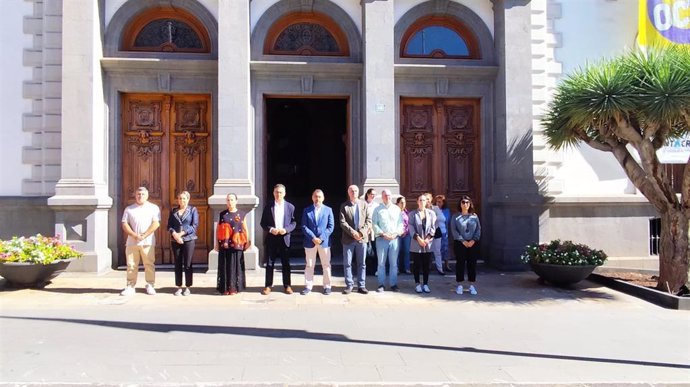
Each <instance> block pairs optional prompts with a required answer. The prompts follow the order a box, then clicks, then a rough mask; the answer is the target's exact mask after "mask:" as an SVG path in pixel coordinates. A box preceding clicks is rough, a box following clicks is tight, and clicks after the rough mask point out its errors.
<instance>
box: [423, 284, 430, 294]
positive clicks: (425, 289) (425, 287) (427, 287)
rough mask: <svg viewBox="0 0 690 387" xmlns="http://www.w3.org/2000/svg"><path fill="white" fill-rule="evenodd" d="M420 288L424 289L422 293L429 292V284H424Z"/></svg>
mask: <svg viewBox="0 0 690 387" xmlns="http://www.w3.org/2000/svg"><path fill="white" fill-rule="evenodd" d="M422 289H424V293H431V289H429V285H424V287H423V288H422Z"/></svg>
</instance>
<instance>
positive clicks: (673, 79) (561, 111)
mask: <svg viewBox="0 0 690 387" xmlns="http://www.w3.org/2000/svg"><path fill="white" fill-rule="evenodd" d="M542 125H543V127H544V134H545V135H546V137H547V138H548V142H549V145H550V146H551V147H552V148H554V149H561V148H564V147H571V146H576V145H579V143H581V142H584V143H586V144H588V145H590V146H591V147H593V148H595V149H598V150H601V151H605V152H611V153H612V154H613V155H614V157H615V158H616V160H617V161H618V162H619V163H620V165H621V166H622V167H623V169H624V170H625V172H626V174H627V176H628V177H629V178H630V180H631V181H632V182H633V184H635V186H636V187H637V188H638V189H639V190H640V192H641V193H642V194H643V195H645V197H647V199H648V200H649V201H650V203H651V204H652V205H653V206H654V207H655V208H656V209H657V210H658V211H659V213H660V214H661V216H662V235H661V238H662V243H663V242H664V238H666V240H667V241H668V240H669V238H670V240H672V242H673V244H674V246H673V249H670V248H669V249H666V251H664V250H663V249H662V252H661V254H660V260H661V266H664V260H665V259H666V260H667V261H669V262H671V261H673V262H671V263H672V264H674V265H675V268H674V269H673V270H674V271H677V270H681V269H682V267H684V268H685V270H686V273H687V267H688V251H689V249H688V246H687V243H688V218H690V167H688V165H686V167H685V172H684V174H683V177H682V179H683V180H682V191H681V195H680V198H679V197H678V196H677V195H676V194H675V192H674V191H673V188H672V185H671V181H670V177H669V176H667V175H666V172H665V169H664V168H663V165H662V164H661V163H660V162H659V159H658V157H657V155H656V151H657V150H658V149H659V148H660V147H662V146H663V145H664V144H665V143H666V142H667V140H669V139H673V138H678V137H681V136H684V135H686V134H688V133H689V132H690V47H688V46H671V47H665V48H652V49H649V50H647V51H642V50H636V51H631V52H629V53H627V54H625V55H623V56H621V57H617V58H613V59H609V60H604V61H601V62H599V63H595V64H591V65H588V66H586V67H584V68H581V69H579V70H577V71H575V72H574V73H573V74H571V75H569V76H568V77H566V78H565V79H564V80H563V81H562V82H561V84H559V86H558V87H557V89H556V91H555V95H554V98H553V100H552V102H551V103H550V104H549V108H548V110H547V112H546V114H545V116H544V119H543V121H542ZM665 215H668V216H671V218H672V220H667V222H666V223H674V224H667V229H666V232H665V231H664V225H663V223H664V217H665ZM671 218H669V219H671ZM665 233H666V234H668V235H664V234H665ZM670 234H673V235H670ZM679 243H680V244H681V245H678V244H679ZM682 244H685V245H684V246H683V245H682ZM670 250H673V251H670ZM664 254H666V255H669V254H671V255H672V256H670V257H664ZM681 266H682V267H681ZM660 271H661V272H662V273H661V274H662V275H661V276H662V277H663V274H664V273H663V271H664V267H661V268H660ZM674 274H676V277H677V278H680V277H678V275H677V273H674ZM682 277H684V278H687V274H683V275H682ZM661 280H663V278H662V279H660V281H661ZM678 281H679V280H678V279H676V280H674V281H673V283H674V286H676V287H677V286H680V285H677V284H676V283H677V282H678Z"/></svg>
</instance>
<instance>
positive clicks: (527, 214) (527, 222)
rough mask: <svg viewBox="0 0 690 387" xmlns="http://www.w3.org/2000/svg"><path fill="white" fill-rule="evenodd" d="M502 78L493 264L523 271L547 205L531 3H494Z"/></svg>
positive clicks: (498, 105)
mask: <svg viewBox="0 0 690 387" xmlns="http://www.w3.org/2000/svg"><path fill="white" fill-rule="evenodd" d="M493 3H494V39H495V47H496V54H497V55H496V58H497V62H498V65H499V71H498V75H497V77H496V88H495V91H496V105H495V106H496V110H495V118H496V120H495V123H496V126H495V130H494V132H495V137H494V138H495V145H494V149H493V151H494V152H495V153H494V162H495V169H494V170H495V176H494V181H493V182H491V183H490V184H489V185H488V186H489V187H488V188H489V192H490V193H489V204H490V213H489V214H485V216H486V215H489V217H490V219H491V224H492V230H491V236H492V238H491V239H492V240H491V246H490V254H489V257H488V259H489V261H490V262H491V264H493V265H495V266H497V267H499V268H503V269H510V268H519V267H521V266H522V265H521V264H520V261H519V256H520V253H521V252H522V250H523V248H524V246H525V245H526V244H527V243H531V242H534V241H536V240H537V238H538V230H539V212H540V205H541V202H542V198H541V196H540V195H539V194H538V190H537V185H536V183H535V181H534V175H533V163H532V160H533V155H532V147H533V144H532V77H531V74H532V47H531V43H532V36H531V27H532V22H531V4H530V3H531V2H530V1H529V0H494V1H493Z"/></svg>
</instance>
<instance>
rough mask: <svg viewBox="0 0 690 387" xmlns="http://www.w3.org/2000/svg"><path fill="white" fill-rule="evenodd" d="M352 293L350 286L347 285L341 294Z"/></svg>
mask: <svg viewBox="0 0 690 387" xmlns="http://www.w3.org/2000/svg"><path fill="white" fill-rule="evenodd" d="M350 293H352V286H348V287H346V288H345V290H343V294H350Z"/></svg>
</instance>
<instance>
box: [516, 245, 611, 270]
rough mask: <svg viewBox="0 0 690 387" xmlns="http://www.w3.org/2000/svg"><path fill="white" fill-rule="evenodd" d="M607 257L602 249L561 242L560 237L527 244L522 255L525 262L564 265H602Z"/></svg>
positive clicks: (521, 257)
mask: <svg viewBox="0 0 690 387" xmlns="http://www.w3.org/2000/svg"><path fill="white" fill-rule="evenodd" d="M606 258H607V256H606V254H605V253H604V252H603V251H601V250H595V249H592V248H591V247H589V246H587V245H583V244H579V243H573V242H572V241H565V242H561V240H560V239H556V240H553V241H551V242H549V243H533V244H530V245H527V247H525V252H524V253H522V255H521V256H520V259H521V260H522V262H524V263H549V264H552V265H564V266H586V265H595V266H601V265H603V264H604V261H606Z"/></svg>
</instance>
